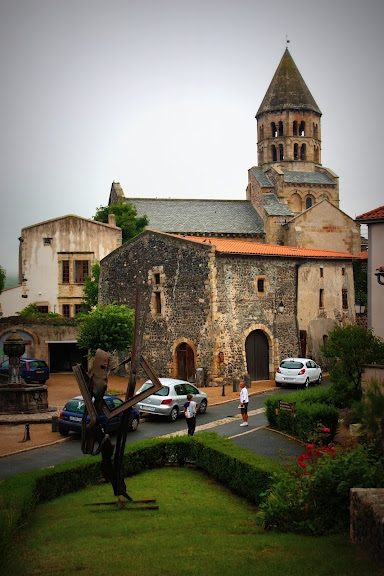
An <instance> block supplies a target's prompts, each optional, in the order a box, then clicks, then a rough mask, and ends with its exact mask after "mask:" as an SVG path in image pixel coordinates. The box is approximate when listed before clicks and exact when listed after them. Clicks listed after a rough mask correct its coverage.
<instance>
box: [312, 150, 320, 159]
mask: <svg viewBox="0 0 384 576" xmlns="http://www.w3.org/2000/svg"><path fill="white" fill-rule="evenodd" d="M313 155H314V158H315V162H319V160H320V154H319V147H318V146H314V147H313Z"/></svg>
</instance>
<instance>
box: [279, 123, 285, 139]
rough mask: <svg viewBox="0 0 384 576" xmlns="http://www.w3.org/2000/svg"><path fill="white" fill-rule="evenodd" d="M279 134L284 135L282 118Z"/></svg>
mask: <svg viewBox="0 0 384 576" xmlns="http://www.w3.org/2000/svg"><path fill="white" fill-rule="evenodd" d="M279 136H284V128H283V123H282V121H281V120H280V122H279Z"/></svg>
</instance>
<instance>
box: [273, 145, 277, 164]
mask: <svg viewBox="0 0 384 576" xmlns="http://www.w3.org/2000/svg"><path fill="white" fill-rule="evenodd" d="M276 160H277V150H276V146H275V145H273V146H272V162H276Z"/></svg>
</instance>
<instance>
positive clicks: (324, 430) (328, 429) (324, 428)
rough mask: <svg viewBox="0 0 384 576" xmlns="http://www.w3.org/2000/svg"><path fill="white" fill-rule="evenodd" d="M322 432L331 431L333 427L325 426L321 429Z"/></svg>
mask: <svg viewBox="0 0 384 576" xmlns="http://www.w3.org/2000/svg"><path fill="white" fill-rule="evenodd" d="M321 431H322V432H330V431H331V429H330V428H326V426H323V428H322V429H321Z"/></svg>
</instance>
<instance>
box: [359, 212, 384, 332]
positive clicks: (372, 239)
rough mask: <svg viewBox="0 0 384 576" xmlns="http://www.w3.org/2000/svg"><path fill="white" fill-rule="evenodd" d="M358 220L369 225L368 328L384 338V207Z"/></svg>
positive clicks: (365, 214)
mask: <svg viewBox="0 0 384 576" xmlns="http://www.w3.org/2000/svg"><path fill="white" fill-rule="evenodd" d="M356 220H357V221H358V222H359V223H360V224H367V225H368V328H369V329H371V328H372V329H373V331H374V333H375V334H376V336H380V337H381V338H384V206H380V207H379V208H375V209H374V210H370V211H369V212H365V213H364V214H361V215H360V216H357V218H356Z"/></svg>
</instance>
